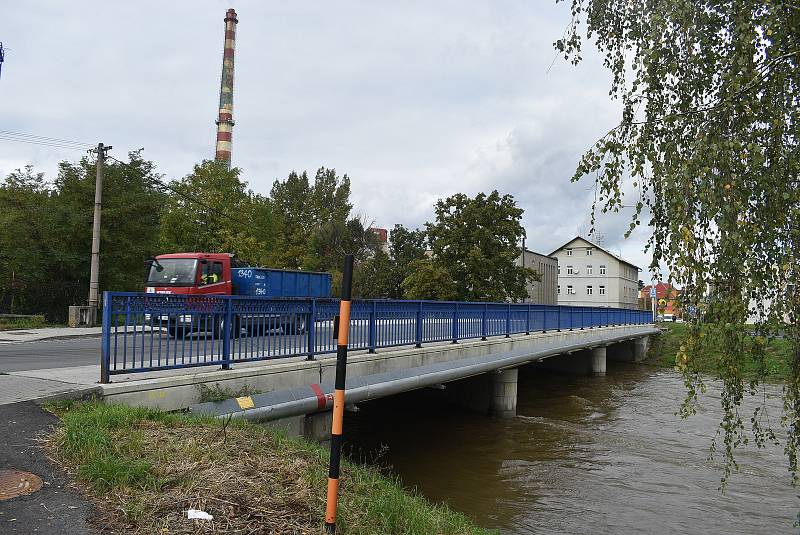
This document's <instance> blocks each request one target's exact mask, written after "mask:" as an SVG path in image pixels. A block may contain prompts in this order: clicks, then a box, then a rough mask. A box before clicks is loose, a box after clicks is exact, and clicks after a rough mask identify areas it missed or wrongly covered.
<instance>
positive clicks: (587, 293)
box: [586, 284, 592, 295]
mask: <svg viewBox="0 0 800 535" xmlns="http://www.w3.org/2000/svg"><path fill="white" fill-rule="evenodd" d="M586 295H592V285H591V284H589V285H588V286H586Z"/></svg>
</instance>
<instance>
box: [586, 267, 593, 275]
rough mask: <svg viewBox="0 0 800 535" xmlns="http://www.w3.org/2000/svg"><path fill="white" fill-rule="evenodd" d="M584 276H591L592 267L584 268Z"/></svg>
mask: <svg viewBox="0 0 800 535" xmlns="http://www.w3.org/2000/svg"><path fill="white" fill-rule="evenodd" d="M586 274H587V275H591V274H592V266H586Z"/></svg>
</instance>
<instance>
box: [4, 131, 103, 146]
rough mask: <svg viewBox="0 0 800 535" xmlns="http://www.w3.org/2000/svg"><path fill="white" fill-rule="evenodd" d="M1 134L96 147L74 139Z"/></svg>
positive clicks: (12, 133)
mask: <svg viewBox="0 0 800 535" xmlns="http://www.w3.org/2000/svg"><path fill="white" fill-rule="evenodd" d="M0 134H3V135H9V136H18V137H23V138H32V139H41V140H43V141H52V142H58V143H68V144H70V145H83V146H86V147H94V146H95V145H94V143H84V142H83V141H75V140H72V139H63V138H59V137H49V136H38V135H36V134H26V133H24V132H14V131H11V130H0Z"/></svg>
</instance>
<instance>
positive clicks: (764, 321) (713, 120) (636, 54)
mask: <svg viewBox="0 0 800 535" xmlns="http://www.w3.org/2000/svg"><path fill="white" fill-rule="evenodd" d="M556 1H559V0H556ZM571 5H572V24H571V25H570V26H569V28H568V30H567V33H566V35H565V37H564V38H563V39H561V40H559V41H557V42H556V43H555V46H556V48H557V49H558V50H560V51H561V52H563V53H564V56H565V57H566V58H568V59H571V60H572V61H573V62H575V63H577V62H578V61H579V60H580V51H581V44H582V38H583V35H582V33H581V31H580V28H581V27H582V26H581V25H583V24H585V27H586V36H587V37H589V38H591V39H593V40H595V41H596V43H597V46H598V48H599V50H600V51H601V53H602V54H603V55H604V56H605V64H606V66H607V67H608V68H609V69H610V70H611V72H612V74H613V82H612V84H611V95H612V97H614V98H617V99H619V100H621V103H622V117H621V121H620V123H619V124H618V125H617V126H616V127H614V128H613V129H612V130H611V131H609V132H608V133H607V134H606V135H605V136H603V137H602V138H601V139H600V140H599V141H598V142H597V143H596V144H595V145H594V146H593V147H591V148H590V149H589V150H588V152H586V154H585V155H584V156H583V157H582V159H581V161H580V163H579V165H578V167H577V170H576V173H575V175H574V177H573V180H578V179H580V178H581V177H583V176H584V175H591V176H593V177H596V178H595V180H596V187H597V190H598V204H597V205H596V206H595V207H594V209H593V213H594V210H596V209H601V210H602V211H603V212H606V211H617V210H619V209H620V208H621V207H622V203H623V200H622V199H623V191H624V190H625V189H626V188H631V189H632V190H633V191H634V192H635V195H637V196H638V199H637V201H636V213H635V215H634V216H633V218H632V220H631V226H630V228H631V230H632V229H634V228H635V227H636V225H639V224H640V218H641V216H642V215H644V210H645V207H646V210H647V211H649V212H650V216H649V217H650V225H651V226H652V228H653V235H652V238H651V239H650V241H649V244H648V246H649V249H650V250H651V251H652V255H653V262H652V265H651V268H652V269H653V270H654V271H657V270H658V266H659V263H665V264H666V265H667V266H668V268H669V271H670V276H671V279H672V280H673V281H675V282H677V283H678V284H679V285H680V286H682V287H683V294H682V297H681V299H682V306H683V307H684V308H686V307H687V306H691V307H696V309H697V310H703V311H704V313H703V314H700V315H698V318H699V320H698V322H697V323H696V324H694V325H693V326H692V332H691V335H690V338H689V340H688V342H687V343H686V344H685V345H684V347H683V348H682V349H681V351H680V352H679V354H678V357H677V366H678V368H679V369H680V370H681V371H682V372H683V374H684V377H685V381H686V385H687V387H688V395H687V399H686V401H685V403H684V405H683V407H682V413H683V414H684V415H688V414H691V413H692V412H693V411H694V407H695V402H696V399H697V392H698V391H700V390H701V389H702V387H703V385H702V379H701V378H700V376H699V375H698V374H697V373H695V366H694V364H693V362H694V357H695V355H698V354H700V353H702V352H706V351H711V350H712V349H714V350H715V353H717V354H718V355H719V357H718V360H717V372H718V374H719V377H720V378H721V379H722V383H723V392H722V396H721V405H722V409H723V413H724V416H723V421H722V423H721V426H720V428H721V431H720V433H721V435H722V441H723V442H724V451H725V461H726V462H725V477H724V478H723V484H724V482H725V481H727V477H728V475H729V474H730V471H731V469H732V468H734V467H735V460H734V450H735V448H736V446H737V445H739V444H742V443H746V442H747V439H748V436H750V432H749V431H746V430H745V425H744V421H743V418H742V416H741V415H740V411H739V409H740V407H741V404H742V401H743V399H744V396H745V395H746V394H747V393H751V394H754V393H756V392H757V391H758V385H759V382H760V380H759V379H756V380H754V381H751V382H748V381H746V380H745V379H744V377H743V375H742V370H743V368H744V366H743V363H745V362H746V361H748V360H750V359H755V360H756V361H757V362H761V363H762V364H763V362H764V356H765V344H764V343H763V338H761V337H751V336H749V335H748V330H747V329H745V328H744V323H745V320H746V318H747V316H748V314H754V315H756V316H757V318H758V319H757V324H756V327H755V328H756V329H757V331H758V332H759V333H760V334H761V335H763V336H765V337H767V338H769V337H771V336H773V335H775V334H776V333H777V332H779V331H784V332H785V335H786V336H787V337H788V338H789V339H790V341H791V344H792V347H793V362H792V367H791V377H790V378H789V380H788V382H787V385H786V389H785V409H786V410H785V415H784V416H785V418H784V423H785V425H786V429H787V442H786V444H785V450H786V453H787V455H788V460H789V468H790V471H791V473H792V475H793V480H794V481H795V482H796V481H797V449H798V444H799V443H800V328H799V327H798V318H799V317H800V296H798V292H797V290H796V289H797V288H800V267H799V266H800V261H798V260H799V259H798V251H800V150H798V149H800V130H799V129H798V128H799V125H800V98H798V95H800V64H799V63H800V7H799V6H797V5H795V4H793V3H790V2H785V1H780V0H767V1H764V0H744V1H737V2H733V1H724V0H723V1H710V0H695V1H681V0H651V1H645V2H628V1H627V0H572V1H571ZM762 368H763V366H762ZM751 431H752V435H753V437H754V439H755V442H756V444H758V445H763V444H764V443H765V441H767V440H773V439H774V438H775V437H776V435H777V433H776V430H775V429H773V428H772V426H771V424H770V423H769V421H768V420H767V419H766V417H765V416H764V411H763V410H761V409H759V410H757V411H756V412H755V414H753V418H752V422H751Z"/></svg>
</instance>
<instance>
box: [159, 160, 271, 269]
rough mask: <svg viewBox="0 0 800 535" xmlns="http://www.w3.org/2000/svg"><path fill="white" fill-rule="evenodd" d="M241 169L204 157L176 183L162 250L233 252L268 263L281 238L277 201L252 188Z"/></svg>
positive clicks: (169, 199)
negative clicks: (273, 202) (275, 210)
mask: <svg viewBox="0 0 800 535" xmlns="http://www.w3.org/2000/svg"><path fill="white" fill-rule="evenodd" d="M240 174H241V171H240V170H239V169H238V168H235V167H234V168H232V169H228V167H227V165H225V163H224V162H217V161H212V160H204V161H203V162H202V163H200V164H198V165H195V166H194V170H193V171H192V173H191V174H189V175H187V176H185V177H184V178H183V179H181V180H176V181H173V182H171V183H170V188H169V189H170V190H171V191H170V194H169V196H168V197H167V200H166V203H165V207H164V211H163V213H162V215H161V236H160V241H159V245H160V248H161V250H162V251H164V252H178V251H204V252H231V253H236V254H237V255H238V256H240V257H241V258H243V259H245V260H247V261H249V262H252V263H255V264H265V263H268V262H269V261H270V259H271V252H272V246H273V245H274V243H275V232H274V228H275V224H274V221H273V217H272V206H271V202H270V200H269V199H268V198H266V197H263V196H261V195H258V194H255V193H253V192H252V191H250V190H249V189H248V188H247V183H246V182H245V181H243V180H242V179H241V178H240V177H239V175H240Z"/></svg>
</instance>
